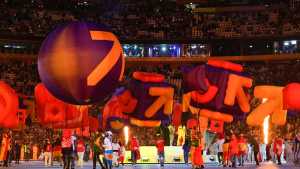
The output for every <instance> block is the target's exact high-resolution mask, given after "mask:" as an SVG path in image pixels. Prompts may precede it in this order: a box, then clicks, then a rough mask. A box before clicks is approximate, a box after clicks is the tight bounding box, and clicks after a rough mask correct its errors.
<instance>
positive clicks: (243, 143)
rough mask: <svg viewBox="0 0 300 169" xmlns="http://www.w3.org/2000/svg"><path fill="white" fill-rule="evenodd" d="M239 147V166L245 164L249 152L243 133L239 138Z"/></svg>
mask: <svg viewBox="0 0 300 169" xmlns="http://www.w3.org/2000/svg"><path fill="white" fill-rule="evenodd" d="M238 148H239V153H238V156H239V166H244V162H245V157H246V154H247V141H246V139H245V138H244V135H243V134H241V135H240V137H239V139H238Z"/></svg>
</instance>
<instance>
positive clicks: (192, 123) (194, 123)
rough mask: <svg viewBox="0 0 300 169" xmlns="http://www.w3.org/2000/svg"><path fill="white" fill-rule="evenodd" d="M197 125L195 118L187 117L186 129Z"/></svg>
mask: <svg viewBox="0 0 300 169" xmlns="http://www.w3.org/2000/svg"><path fill="white" fill-rule="evenodd" d="M197 126H198V121H197V120H196V119H189V120H188V121H187V128H188V129H192V128H194V127H197Z"/></svg>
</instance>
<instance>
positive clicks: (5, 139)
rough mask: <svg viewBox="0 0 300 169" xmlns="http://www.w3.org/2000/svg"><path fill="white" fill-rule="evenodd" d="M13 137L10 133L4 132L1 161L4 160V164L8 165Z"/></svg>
mask: <svg viewBox="0 0 300 169" xmlns="http://www.w3.org/2000/svg"><path fill="white" fill-rule="evenodd" d="M10 141H11V138H10V136H9V134H8V133H4V134H3V137H2V143H1V152H0V161H3V166H4V167H8V156H9V154H8V152H9V150H10V146H11V145H10V144H11V143H10Z"/></svg>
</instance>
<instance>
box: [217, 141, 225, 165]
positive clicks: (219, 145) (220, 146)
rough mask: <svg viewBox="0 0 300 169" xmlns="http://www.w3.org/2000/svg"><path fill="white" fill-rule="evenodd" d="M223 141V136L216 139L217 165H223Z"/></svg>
mask: <svg viewBox="0 0 300 169" xmlns="http://www.w3.org/2000/svg"><path fill="white" fill-rule="evenodd" d="M224 142H225V139H224V138H223V137H219V138H218V140H217V141H216V148H217V155H218V162H219V165H223V144H224Z"/></svg>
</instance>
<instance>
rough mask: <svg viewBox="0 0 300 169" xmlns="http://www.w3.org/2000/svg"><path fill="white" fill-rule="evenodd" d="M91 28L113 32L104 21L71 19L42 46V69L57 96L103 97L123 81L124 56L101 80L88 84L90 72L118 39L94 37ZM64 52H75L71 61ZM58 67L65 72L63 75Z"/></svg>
mask: <svg viewBox="0 0 300 169" xmlns="http://www.w3.org/2000/svg"><path fill="white" fill-rule="evenodd" d="M90 30H95V31H97V30H98V31H107V32H110V31H109V30H108V29H107V28H105V27H104V26H103V25H98V24H92V23H84V22H71V23H69V24H64V25H61V26H59V27H57V28H56V29H55V30H54V31H53V32H51V33H50V34H49V35H48V36H47V38H46V39H45V40H44V42H43V44H42V46H41V48H40V52H39V56H38V71H39V75H40V78H41V80H42V82H43V83H44V84H45V86H46V88H47V89H48V90H49V91H50V92H51V93H52V94H53V95H54V96H55V97H57V98H58V99H60V100H63V101H65V102H68V103H71V104H78V105H81V104H92V103H95V102H98V101H101V100H103V99H104V98H105V97H107V96H108V95H109V94H111V93H112V92H113V91H114V89H115V88H116V87H117V85H118V83H119V82H118V79H119V75H120V72H121V68H122V57H120V58H119V60H118V61H117V63H116V64H115V66H113V68H112V69H111V70H110V71H109V73H108V74H107V75H106V76H105V77H104V78H103V79H102V80H101V81H100V82H98V84H96V85H95V86H88V85H87V77H88V75H89V74H90V73H91V72H92V71H93V70H94V68H95V67H96V66H97V65H98V64H99V63H100V62H101V61H102V60H103V59H104V58H105V57H106V56H107V54H108V52H109V51H110V50H111V48H112V46H113V43H114V42H112V41H96V40H92V39H91V36H90V32H89V31H90ZM63 53H72V54H73V55H74V58H72V59H70V62H68V61H67V60H66V59H69V58H67V56H66V55H64V54H63ZM57 55H60V56H59V57H56V56H57ZM53 58H55V60H54V59H53ZM56 58H57V59H56ZM61 60H63V61H61ZM70 63H73V64H70ZM58 69H59V70H60V72H64V73H61V74H60V75H59V74H58V73H57V72H56V71H57V70H58ZM54 72H56V73H54Z"/></svg>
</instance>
